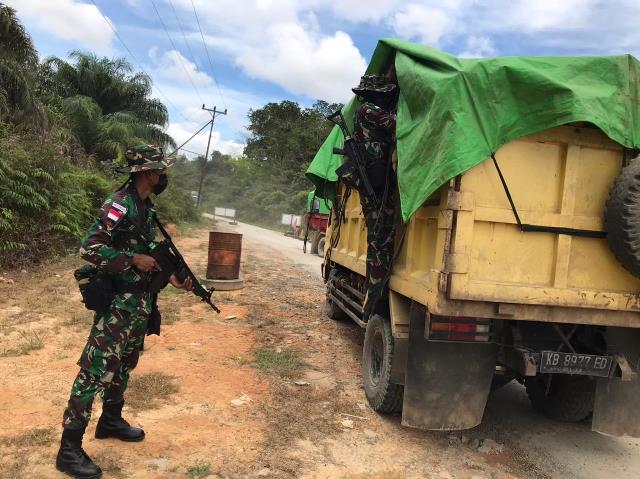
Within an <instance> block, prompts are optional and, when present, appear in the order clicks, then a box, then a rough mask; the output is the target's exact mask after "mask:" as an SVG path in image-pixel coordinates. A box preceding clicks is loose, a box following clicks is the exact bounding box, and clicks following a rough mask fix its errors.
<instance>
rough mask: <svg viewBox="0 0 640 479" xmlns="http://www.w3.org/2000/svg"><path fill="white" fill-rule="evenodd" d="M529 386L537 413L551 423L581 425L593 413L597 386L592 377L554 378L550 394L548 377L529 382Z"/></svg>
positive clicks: (528, 392)
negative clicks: (560, 422) (551, 421)
mask: <svg viewBox="0 0 640 479" xmlns="http://www.w3.org/2000/svg"><path fill="white" fill-rule="evenodd" d="M525 386H526V388H527V395H528V396H529V400H530V401H531V404H532V405H533V407H534V409H536V410H537V411H539V412H541V413H542V414H544V415H545V416H547V417H548V418H550V419H555V420H556V421H565V422H579V421H582V420H584V419H586V418H588V417H589V416H590V415H591V414H592V413H593V403H594V400H595V395H596V383H595V381H594V380H593V379H591V378H589V377H586V376H568V375H559V374H554V375H552V376H551V386H550V387H549V388H548V392H549V393H548V394H547V380H546V378H545V377H544V376H536V377H533V378H527V379H526V381H525Z"/></svg>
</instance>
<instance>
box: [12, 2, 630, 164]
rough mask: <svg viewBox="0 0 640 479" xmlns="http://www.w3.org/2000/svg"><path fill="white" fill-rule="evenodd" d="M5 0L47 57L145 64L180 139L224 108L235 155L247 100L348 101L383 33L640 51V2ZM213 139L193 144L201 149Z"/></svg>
mask: <svg viewBox="0 0 640 479" xmlns="http://www.w3.org/2000/svg"><path fill="white" fill-rule="evenodd" d="M3 2H4V3H6V4H8V5H10V6H12V7H14V8H15V9H16V10H17V12H18V16H19V17H20V19H21V20H22V21H23V22H24V24H25V25H26V27H27V29H28V31H29V33H30V34H31V35H32V37H33V40H34V42H35V45H36V47H37V49H38V51H39V53H40V55H41V56H42V57H46V56H48V55H58V56H65V55H66V54H67V53H68V52H69V51H70V50H74V49H78V50H89V51H93V52H95V53H97V54H99V55H107V56H121V57H127V58H128V59H129V60H130V61H131V62H132V63H134V65H135V67H136V69H140V67H139V66H138V64H137V63H139V65H140V66H141V67H142V68H143V69H144V70H145V71H146V72H147V73H148V74H149V75H151V77H152V79H153V81H154V84H155V86H156V90H155V92H154V93H155V95H156V96H157V97H158V98H160V99H161V100H162V101H163V102H165V104H167V106H168V108H169V113H170V124H169V125H168V127H167V129H168V132H169V133H170V134H172V135H173V136H174V138H175V139H176V140H177V141H178V142H181V141H183V140H186V139H187V138H188V137H189V136H190V135H191V134H192V133H193V132H195V131H196V130H197V129H198V128H199V127H200V126H201V125H202V124H204V123H205V122H206V121H207V119H208V118H207V114H206V113H205V112H203V111H202V110H201V109H200V106H201V105H202V103H203V102H205V103H206V104H207V106H208V107H212V106H214V105H215V106H217V107H218V108H222V109H224V108H225V107H226V108H228V110H229V114H228V116H226V117H225V116H221V117H219V119H218V120H217V121H216V126H215V128H214V132H215V136H214V138H213V144H214V147H215V148H216V149H219V150H221V151H224V152H227V153H231V154H238V153H240V152H241V151H242V145H243V143H244V141H245V138H246V136H247V132H246V130H245V129H244V127H245V126H246V124H247V112H248V111H249V109H251V108H253V109H256V108H260V107H261V106H263V105H264V104H265V103H267V102H269V101H281V100H283V99H290V100H294V101H297V102H299V103H300V104H302V105H305V106H308V105H311V104H313V102H314V101H315V99H324V100H327V101H345V100H347V99H348V98H349V97H350V94H351V93H350V87H351V86H353V85H354V84H356V83H357V81H358V79H359V77H360V75H361V74H362V73H363V71H364V69H365V67H366V64H367V62H368V60H369V58H370V57H371V54H372V53H373V49H374V48H375V45H376V42H377V40H378V39H379V38H383V37H390V36H393V37H399V38H404V39H407V40H411V41H415V42H417V43H423V44H426V45H430V46H432V47H436V48H440V49H442V50H445V51H447V52H449V53H452V54H455V55H460V56H466V57H486V56H497V55H609V54H620V53H632V54H635V55H636V56H638V55H639V54H640V28H638V26H637V19H638V18H640V1H638V0H619V1H615V0H610V1H603V0H537V1H533V0H493V1H480V0H433V1H429V0H410V1H400V0H352V1H350V0H253V1H248V0H215V1H211V0H193V1H192V0H95V5H94V3H93V2H92V1H91V0H3ZM96 5H97V7H96ZM154 5H155V8H154ZM194 7H195V12H196V13H197V15H198V18H199V21H200V25H201V27H202V31H203V34H204V42H205V43H206V45H207V49H208V51H209V54H210V55H209V56H210V58H211V62H209V58H208V56H207V53H206V50H205V47H204V45H203V40H202V37H201V34H200V30H199V29H198V26H197V23H196V19H195V14H194ZM156 8H157V11H158V12H157V13H156ZM102 14H104V16H106V17H107V18H108V19H109V21H110V22H111V24H112V25H113V27H114V28H115V29H116V31H117V32H118V34H119V36H120V37H121V38H122V40H123V41H124V43H125V44H126V45H127V47H128V48H129V49H130V50H131V52H132V53H133V55H134V56H135V58H136V60H133V59H132V58H131V55H130V54H129V53H128V52H127V51H126V49H125V48H124V47H123V46H122V44H121V43H120V42H119V40H118V39H117V38H116V36H115V35H114V33H113V31H112V30H111V29H110V28H109V26H108V24H107V23H106V22H105V20H104V18H103V17H102ZM158 14H159V15H158ZM163 23H164V25H165V26H166V28H167V30H168V34H167V32H165V29H164V28H163V25H162V24H163ZM136 61H137V63H136ZM206 139H207V136H206V135H204V134H203V135H200V136H198V137H197V138H196V139H195V140H194V141H193V142H192V143H190V144H189V145H188V146H187V148H188V149H190V150H192V151H196V152H204V150H205V147H206Z"/></svg>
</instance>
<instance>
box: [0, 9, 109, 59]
mask: <svg viewBox="0 0 640 479" xmlns="http://www.w3.org/2000/svg"><path fill="white" fill-rule="evenodd" d="M3 1H4V3H6V4H7V5H9V6H10V7H13V8H15V9H16V11H17V12H18V15H19V17H20V19H21V20H23V21H25V23H27V25H28V26H29V27H32V28H35V29H38V30H41V31H44V32H47V33H48V34H50V35H52V36H54V37H56V38H59V39H61V40H65V41H68V42H73V43H74V46H75V47H76V48H77V47H78V46H81V47H86V48H91V49H92V50H95V51H97V52H100V53H111V51H112V48H111V42H112V40H113V37H114V34H113V31H112V30H111V29H110V28H109V26H108V25H107V23H106V22H105V21H104V19H103V18H102V15H101V14H100V12H99V11H98V9H97V8H96V7H95V5H91V4H87V3H82V2H79V1H76V0H55V1H52V0H26V1H25V0H3ZM112 24H113V23H112ZM114 28H115V27H114ZM78 44H79V45H78Z"/></svg>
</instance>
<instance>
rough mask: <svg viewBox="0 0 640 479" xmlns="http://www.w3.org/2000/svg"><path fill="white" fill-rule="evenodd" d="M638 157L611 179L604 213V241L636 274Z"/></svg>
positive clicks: (639, 269)
mask: <svg viewBox="0 0 640 479" xmlns="http://www.w3.org/2000/svg"><path fill="white" fill-rule="evenodd" d="M639 212H640V158H636V159H634V160H632V161H631V162H630V163H629V164H628V165H627V166H625V167H624V168H623V169H622V171H621V172H620V174H619V175H618V176H617V177H616V179H615V181H614V182H613V186H612V187H611V190H610V191H609V198H608V199H607V202H606V205H605V212H604V228H605V231H606V232H607V241H608V242H609V247H610V248H611V251H613V254H614V255H615V257H616V258H617V259H618V261H619V262H620V264H621V265H622V266H623V267H624V268H625V269H626V270H627V271H629V272H630V273H631V274H633V275H635V276H638V277H640V241H638V238H640V221H639V215H638V213H639Z"/></svg>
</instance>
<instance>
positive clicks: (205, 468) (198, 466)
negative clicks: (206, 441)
mask: <svg viewBox="0 0 640 479" xmlns="http://www.w3.org/2000/svg"><path fill="white" fill-rule="evenodd" d="M209 474H211V465H210V464H209V463H208V462H202V461H196V463H195V465H193V466H189V467H188V468H187V477H189V478H190V479H198V478H201V477H207V476H208V475H209Z"/></svg>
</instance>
